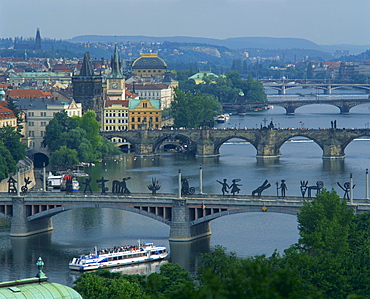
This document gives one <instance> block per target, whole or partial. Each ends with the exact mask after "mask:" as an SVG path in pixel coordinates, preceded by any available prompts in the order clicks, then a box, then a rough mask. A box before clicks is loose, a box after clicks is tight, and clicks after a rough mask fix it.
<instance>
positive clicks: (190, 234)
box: [169, 199, 211, 242]
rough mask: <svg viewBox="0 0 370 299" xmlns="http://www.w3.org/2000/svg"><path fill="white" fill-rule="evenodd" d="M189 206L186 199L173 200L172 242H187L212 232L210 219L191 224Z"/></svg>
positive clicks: (170, 238)
mask: <svg viewBox="0 0 370 299" xmlns="http://www.w3.org/2000/svg"><path fill="white" fill-rule="evenodd" d="M189 220H190V216H189V208H188V207H187V204H186V200H185V199H174V200H173V201H172V218H171V229H170V237H169V240H170V241H172V242H187V241H191V240H195V239H199V238H202V237H205V236H208V235H210V234H211V229H210V223H209V221H207V222H204V223H199V224H196V225H191V223H190V221H189Z"/></svg>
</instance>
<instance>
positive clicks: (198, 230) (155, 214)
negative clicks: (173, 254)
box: [0, 191, 370, 242]
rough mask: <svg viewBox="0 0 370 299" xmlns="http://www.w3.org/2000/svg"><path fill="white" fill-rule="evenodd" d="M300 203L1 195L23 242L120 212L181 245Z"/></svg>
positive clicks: (366, 206)
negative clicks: (83, 212) (68, 216)
mask: <svg viewBox="0 0 370 299" xmlns="http://www.w3.org/2000/svg"><path fill="white" fill-rule="evenodd" d="M306 199H307V198H306ZM308 200H309V199H308ZM303 202H304V201H303V198H302V197H289V196H287V197H273V196H262V195H261V196H259V197H253V196H245V195H236V196H233V195H225V196H221V195H207V194H193V195H183V196H181V195H180V196H179V195H176V194H155V195H153V194H132V193H130V194H113V193H97V192H95V193H86V194H85V193H83V192H73V193H66V192H50V191H49V192H48V191H41V192H40V191H38V192H29V193H27V194H14V193H13V194H12V193H0V218H3V219H6V220H9V221H10V223H11V228H10V235H11V236H12V237H26V236H29V235H33V234H38V233H43V232H46V231H51V230H52V229H53V225H52V216H54V215H57V214H59V213H63V212H66V211H69V210H72V209H81V208H99V209H100V208H108V209H119V210H125V211H129V212H132V213H136V214H139V215H142V216H146V217H150V218H152V219H154V220H157V221H160V222H162V223H164V224H166V225H168V226H170V235H169V240H170V241H175V242H184V241H191V240H194V239H197V238H201V237H204V236H207V235H210V234H211V227H210V221H212V220H214V219H217V218H219V217H223V216H228V215H234V214H238V213H250V212H265V213H285V214H292V215H295V214H297V213H298V212H299V211H300V207H301V206H302V205H303ZM348 206H349V207H350V208H352V209H353V210H354V212H355V213H363V212H366V211H369V210H370V202H369V200H366V199H350V200H349V201H348Z"/></svg>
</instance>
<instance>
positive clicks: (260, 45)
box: [68, 35, 370, 55]
mask: <svg viewBox="0 0 370 299" xmlns="http://www.w3.org/2000/svg"><path fill="white" fill-rule="evenodd" d="M68 41H70V42H115V41H117V42H160V43H163V42H166V41H167V42H178V43H198V44H208V45H215V46H224V47H227V48H230V49H256V48H257V49H312V50H319V51H323V52H329V53H334V52H335V51H336V50H348V51H349V52H350V54H352V55H356V54H359V53H362V52H364V51H366V50H368V49H370V45H363V46H362V45H347V44H344V45H318V44H316V43H314V42H311V41H309V40H306V39H302V38H274V37H236V38H227V39H214V38H202V37H190V36H168V37H155V36H116V37H114V36H107V35H80V36H76V37H73V38H72V39H69V40H68Z"/></svg>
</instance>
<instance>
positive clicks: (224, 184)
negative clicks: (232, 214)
mask: <svg viewBox="0 0 370 299" xmlns="http://www.w3.org/2000/svg"><path fill="white" fill-rule="evenodd" d="M216 181H217V182H218V183H220V184H221V185H222V188H221V191H222V195H225V192H226V193H229V191H228V190H227V189H230V186H229V185H228V184H227V179H224V180H223V182H220V181H218V180H216Z"/></svg>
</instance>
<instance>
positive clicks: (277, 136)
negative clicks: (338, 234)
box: [100, 128, 370, 159]
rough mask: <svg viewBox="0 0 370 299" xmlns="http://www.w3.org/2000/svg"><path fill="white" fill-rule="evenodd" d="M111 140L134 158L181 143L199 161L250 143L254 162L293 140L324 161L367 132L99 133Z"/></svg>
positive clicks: (274, 155) (271, 155) (273, 155)
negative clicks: (235, 143)
mask: <svg viewBox="0 0 370 299" xmlns="http://www.w3.org/2000/svg"><path fill="white" fill-rule="evenodd" d="M100 134H101V135H102V136H103V137H105V138H107V139H109V140H111V139H112V138H114V137H118V138H123V139H126V140H127V142H129V143H130V144H131V145H133V148H134V149H135V152H136V154H137V155H141V156H151V155H156V154H159V153H160V147H161V144H163V142H164V141H166V140H168V139H171V140H173V139H177V140H181V141H182V142H183V143H184V144H187V145H188V147H189V148H191V149H192V150H193V151H194V152H195V154H196V155H197V156H198V157H215V156H219V155H220V147H221V146H222V145H223V144H224V143H226V142H228V141H229V140H230V139H232V138H239V139H242V140H245V141H247V142H249V143H250V144H251V145H252V146H254V148H255V149H256V150H257V158H263V159H269V158H278V157H279V156H280V155H281V152H280V148H281V147H282V145H283V144H284V143H285V142H287V141H288V140H289V139H291V138H293V137H298V136H300V137H306V138H308V139H310V140H313V141H314V142H315V143H316V144H317V145H318V146H319V147H320V148H321V149H322V151H323V155H322V157H323V158H324V159H338V158H344V157H345V153H344V150H345V148H346V147H347V145H348V144H349V143H350V142H352V141H353V140H354V139H356V138H360V137H365V136H368V137H370V129H334V128H333V129H277V130H268V129H203V130H202V129H189V130H168V129H166V130H130V131H106V132H101V133H100Z"/></svg>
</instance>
